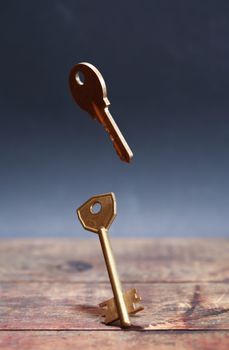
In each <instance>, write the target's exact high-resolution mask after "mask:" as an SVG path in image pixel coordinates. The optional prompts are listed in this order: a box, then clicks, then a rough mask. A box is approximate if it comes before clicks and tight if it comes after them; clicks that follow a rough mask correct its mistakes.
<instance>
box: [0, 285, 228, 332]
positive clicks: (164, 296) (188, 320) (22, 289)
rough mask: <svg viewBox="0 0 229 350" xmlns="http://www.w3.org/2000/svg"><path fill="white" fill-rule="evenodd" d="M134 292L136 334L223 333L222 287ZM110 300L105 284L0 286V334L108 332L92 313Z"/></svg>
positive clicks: (225, 302) (225, 305)
mask: <svg viewBox="0 0 229 350" xmlns="http://www.w3.org/2000/svg"><path fill="white" fill-rule="evenodd" d="M123 287H124V289H130V288H131V287H133V286H132V285H130V284H124V286H123ZM134 287H136V288H137V290H138V291H139V293H140V294H141V295H142V299H143V301H144V302H143V305H144V307H145V310H144V311H141V312H140V313H139V314H136V315H135V316H133V317H132V320H133V323H134V325H135V326H136V327H139V329H147V330H154V329H157V330H160V329H229V294H228V285H226V284H224V283H211V284H208V283H201V284H198V285H196V284H192V283H188V284H187V283H175V284H172V283H166V284H161V283H159V284H145V283H141V284H135V285H134ZM111 296H112V292H111V288H110V285H109V284H108V283H100V284H99V285H98V284H93V285H92V284H89V283H64V284H63V283H58V282H53V283H51V282H43V283H39V282H30V283H25V282H20V283H15V282H4V283H1V285H0V329H8V330H10V329H32V330H36V329H48V330H51V329H77V330H83V329H104V330H106V329H108V328H110V329H114V328H116V327H117V326H116V327H115V326H114V325H112V326H106V325H104V324H103V323H102V322H101V321H102V319H101V317H100V313H99V308H98V304H99V303H100V302H102V301H104V300H106V299H108V298H109V297H111Z"/></svg>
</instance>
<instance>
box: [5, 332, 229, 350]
mask: <svg viewBox="0 0 229 350" xmlns="http://www.w3.org/2000/svg"><path fill="white" fill-rule="evenodd" d="M0 348H1V350H14V349H16V350H18V349H23V350H31V349H36V350H50V349H55V350H72V349H87V350H88V349H99V350H102V349H108V348H109V350H117V349H122V350H130V349H131V350H139V349H144V350H152V349H157V350H184V349H185V350H193V349H204V350H212V349H217V350H228V348H229V333H228V332H225V331H223V332H184V333H182V332H173V333H171V332H163V333H157V332H151V333H149V332H144V333H143V332H132V331H130V332H128V331H123V332H112V331H107V332H90V331H89V332H80V331H74V332H73V331H69V332H66V331H65V332H64V331H59V332H56V331H53V332H47V331H40V332H39V331H35V332H34V331H33V332H15V331H14V332H0Z"/></svg>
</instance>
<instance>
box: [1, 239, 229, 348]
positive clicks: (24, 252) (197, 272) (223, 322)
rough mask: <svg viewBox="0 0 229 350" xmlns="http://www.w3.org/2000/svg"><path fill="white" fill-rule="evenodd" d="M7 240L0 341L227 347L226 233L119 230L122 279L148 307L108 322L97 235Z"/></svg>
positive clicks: (116, 244)
mask: <svg viewBox="0 0 229 350" xmlns="http://www.w3.org/2000/svg"><path fill="white" fill-rule="evenodd" d="M96 238H97V237H96V236H95V239H89V240H77V239H35V240H33V239H11V240H7V239H6V240H1V241H0V349H1V350H2V349H3V350H6V349H7V350H9V349H12V350H13V349H15V348H19V349H23V350H26V349H38V350H39V349H53V348H55V350H58V349H61V350H65V349H70V348H71V349H72V348H73V347H74V348H85V349H92V348H93V349H94V348H99V349H107V348H109V349H111V350H112V349H117V348H119V347H120V349H141V348H144V350H148V349H152V348H154V347H155V348H157V349H159V350H160V349H165V350H167V349H168V350H170V349H178V350H179V349H187V350H189V349H197V350H198V349H201V350H202V349H216V348H217V349H219V350H221V349H223V350H224V349H227V350H228V348H229V344H228V343H229V253H228V252H229V244H228V242H229V241H228V240H227V239H151V240H149V239H143V240H142V239H141V240H137V239H125V240H121V239H114V240H112V243H113V250H114V254H115V258H116V260H117V264H118V267H119V272H120V275H121V279H122V281H123V282H124V283H123V287H124V289H130V288H133V287H136V288H137V289H138V291H139V293H140V295H141V296H142V299H143V305H144V307H145V310H144V311H142V312H140V313H139V314H136V315H135V316H134V317H132V321H133V327H132V328H131V330H129V331H124V330H121V329H120V328H119V326H118V323H116V324H113V325H110V326H106V325H104V324H103V323H102V322H101V321H102V320H101V317H100V312H99V309H98V304H99V303H101V302H102V301H104V300H106V299H108V298H110V297H111V296H112V292H111V288H110V285H109V282H108V277H107V272H106V269H105V265H104V261H103V257H102V254H101V249H100V246H99V242H98V240H97V239H96Z"/></svg>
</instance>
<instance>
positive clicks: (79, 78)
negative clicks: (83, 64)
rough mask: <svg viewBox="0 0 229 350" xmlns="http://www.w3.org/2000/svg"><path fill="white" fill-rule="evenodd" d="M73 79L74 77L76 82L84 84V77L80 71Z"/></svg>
mask: <svg viewBox="0 0 229 350" xmlns="http://www.w3.org/2000/svg"><path fill="white" fill-rule="evenodd" d="M75 79H76V82H77V84H79V85H84V83H85V77H84V74H83V73H82V72H81V71H79V72H77V73H76V75H75Z"/></svg>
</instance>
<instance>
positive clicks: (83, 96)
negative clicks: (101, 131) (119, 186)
mask: <svg viewBox="0 0 229 350" xmlns="http://www.w3.org/2000/svg"><path fill="white" fill-rule="evenodd" d="M82 77H83V78H82ZM69 85H70V89H71V93H72V96H73V98H74V100H75V101H76V102H77V103H78V105H79V106H80V107H81V108H82V109H84V110H86V111H87V112H88V113H89V114H90V115H91V116H92V117H93V118H95V119H97V120H98V121H99V122H100V123H101V124H102V125H103V126H104V128H105V130H106V131H107V132H108V133H109V135H110V138H111V140H112V142H113V145H114V147H115V150H116V152H117V154H118V156H119V157H120V159H121V160H123V161H125V162H130V160H131V158H132V157H133V153H132V151H131V149H130V147H129V146H128V144H127V142H126V140H125V138H124V137H123V135H122V133H121V131H120V130H119V128H118V126H117V124H116V123H115V121H114V119H113V118H112V115H111V114H110V112H109V109H108V106H109V105H110V102H109V100H108V98H107V89H106V84H105V81H104V79H103V77H102V75H101V74H100V72H99V71H98V69H97V68H96V67H94V66H93V65H92V64H90V63H86V62H83V63H79V64H77V65H75V66H74V67H73V68H72V70H71V72H70V76H69Z"/></svg>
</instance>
